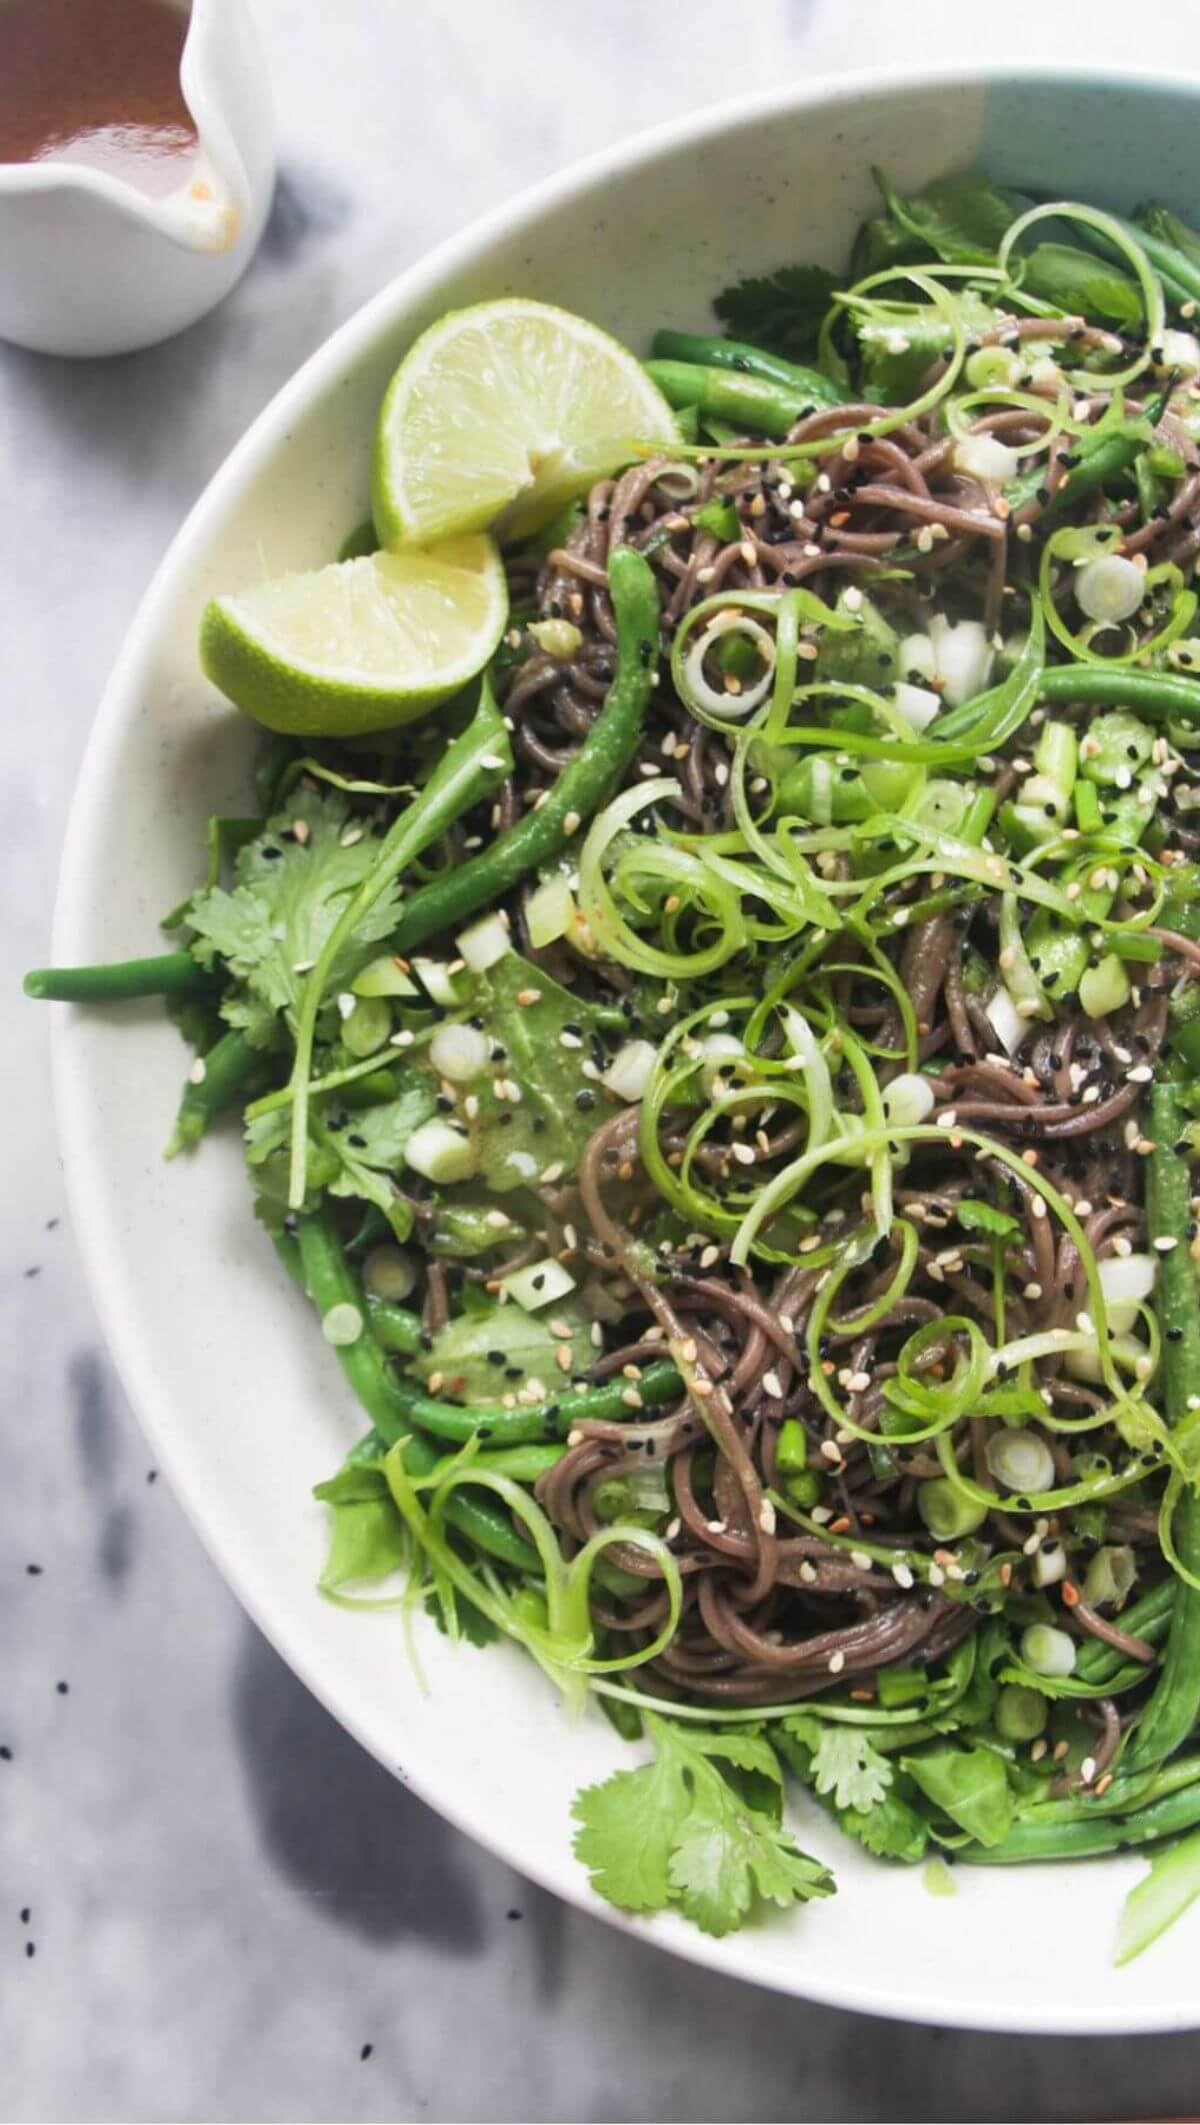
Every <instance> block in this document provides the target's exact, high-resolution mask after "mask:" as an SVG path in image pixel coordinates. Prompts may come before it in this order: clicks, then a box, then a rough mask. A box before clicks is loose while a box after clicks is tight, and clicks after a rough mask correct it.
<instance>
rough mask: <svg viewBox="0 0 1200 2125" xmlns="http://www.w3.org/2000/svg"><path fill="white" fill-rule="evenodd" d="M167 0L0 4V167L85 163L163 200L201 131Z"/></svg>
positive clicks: (180, 27) (181, 30)
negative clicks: (183, 78)
mask: <svg viewBox="0 0 1200 2125" xmlns="http://www.w3.org/2000/svg"><path fill="white" fill-rule="evenodd" d="M187 30H188V11H187V9H186V8H181V7H178V6H173V5H171V0H0V163H3V162H35V163H45V162H55V163H76V164H78V163H83V164H86V165H87V166H88V167H89V168H91V169H94V170H105V171H107V172H108V174H109V175H110V176H112V177H119V178H122V179H123V180H124V181H125V183H127V184H131V185H135V186H136V187H137V188H138V190H139V191H142V192H146V193H149V194H150V195H151V196H152V197H154V198H161V197H162V196H163V195H164V194H166V193H168V192H172V191H174V190H175V189H176V187H177V186H178V185H180V184H183V183H185V182H186V180H187V176H188V167H187V166H188V163H189V162H190V161H191V159H192V157H193V156H194V155H195V153H196V148H197V144H198V142H197V134H196V128H195V126H194V124H193V123H192V118H191V113H190V112H189V110H188V108H187V105H186V104H185V102H184V100H183V94H182V91H181V89H180V85H179V63H180V60H181V58H182V55H183V47H184V41H185V39H186V37H187Z"/></svg>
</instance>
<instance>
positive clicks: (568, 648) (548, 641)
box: [528, 620, 583, 662]
mask: <svg viewBox="0 0 1200 2125" xmlns="http://www.w3.org/2000/svg"><path fill="white" fill-rule="evenodd" d="M528 632H529V633H530V634H531V635H532V636H533V639H534V641H535V642H536V643H537V645H538V648H539V649H544V650H545V652H546V655H547V656H548V657H561V658H562V659H563V660H564V661H566V662H569V661H570V659H571V658H572V657H577V656H578V655H579V652H580V650H581V649H582V647H583V636H582V635H581V633H580V631H579V629H578V628H577V627H576V625H575V622H574V621H573V620H531V621H530V623H529V627H528Z"/></svg>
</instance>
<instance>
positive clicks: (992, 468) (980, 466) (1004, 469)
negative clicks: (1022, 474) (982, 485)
mask: <svg viewBox="0 0 1200 2125" xmlns="http://www.w3.org/2000/svg"><path fill="white" fill-rule="evenodd" d="M954 463H955V467H956V469H957V470H958V471H959V472H965V473H966V474H967V476H968V478H969V479H974V480H988V481H994V482H995V483H996V484H997V485H998V486H1006V485H1007V484H1008V482H1009V480H1015V478H1016V476H1017V474H1018V472H1019V471H1020V469H1021V460H1020V458H1019V457H1018V456H1017V453H1016V451H1015V450H1010V449H1009V447H1008V445H1007V443H1002V442H1001V441H1000V439H999V437H998V436H995V435H987V434H983V435H964V436H962V437H961V438H960V440H959V441H958V442H957V443H956V444H955V445H954Z"/></svg>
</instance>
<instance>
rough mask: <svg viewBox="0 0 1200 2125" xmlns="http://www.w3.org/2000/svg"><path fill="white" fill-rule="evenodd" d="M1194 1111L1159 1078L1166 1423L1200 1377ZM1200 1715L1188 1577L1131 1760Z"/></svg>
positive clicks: (1199, 1615)
mask: <svg viewBox="0 0 1200 2125" xmlns="http://www.w3.org/2000/svg"><path fill="white" fill-rule="evenodd" d="M1186 1121H1187V1114H1186V1112H1185V1110H1184V1107H1183V1105H1182V1102H1181V1100H1180V1093H1179V1087H1178V1085H1177V1084H1176V1083H1175V1081H1174V1079H1172V1078H1169V1077H1159V1078H1157V1079H1156V1081H1155V1084H1154V1087H1153V1090H1152V1092H1151V1094H1150V1132H1151V1138H1152V1141H1153V1144H1154V1149H1153V1151H1152V1152H1151V1154H1150V1176H1149V1189H1148V1203H1147V1210H1148V1218H1147V1222H1148V1227H1149V1233H1150V1238H1151V1240H1152V1241H1153V1242H1156V1243H1157V1242H1158V1241H1159V1240H1162V1239H1167V1240H1171V1241H1172V1242H1173V1243H1174V1244H1173V1245H1172V1246H1171V1247H1170V1248H1168V1249H1167V1250H1166V1251H1165V1252H1164V1253H1162V1254H1161V1256H1160V1260H1159V1264H1158V1278H1157V1289H1156V1294H1155V1298H1156V1305H1157V1309H1158V1317H1159V1323H1160V1326H1161V1328H1162V1332H1163V1345H1162V1368H1163V1379H1164V1388H1165V1401H1166V1413H1167V1421H1168V1423H1169V1424H1171V1425H1173V1426H1176V1427H1178V1426H1179V1425H1181V1424H1183V1423H1184V1422H1186V1421H1187V1419H1188V1415H1189V1411H1188V1402H1189V1398H1190V1397H1191V1396H1192V1395H1193V1394H1194V1393H1195V1391H1196V1383H1197V1381H1200V1293H1198V1292H1197V1286H1196V1271H1195V1267H1194V1265H1193V1262H1192V1258H1191V1254H1190V1252H1189V1249H1188V1240H1187V1232H1188V1224H1189V1220H1190V1218H1191V1210H1190V1207H1189V1202H1188V1198H1189V1195H1190V1192H1191V1180H1190V1176H1189V1171H1188V1164H1187V1160H1186V1158H1180V1157H1179V1155H1178V1154H1177V1152H1176V1150H1175V1145H1176V1143H1177V1142H1178V1140H1179V1136H1180V1133H1181V1131H1182V1129H1183V1128H1184V1126H1185V1123H1186ZM1175 1543H1176V1547H1177V1549H1178V1552H1179V1557H1180V1561H1181V1562H1182V1563H1183V1564H1184V1565H1185V1566H1186V1567H1187V1569H1188V1570H1189V1571H1190V1572H1200V1494H1198V1493H1197V1491H1196V1490H1195V1489H1194V1488H1193V1486H1192V1485H1191V1484H1188V1485H1186V1486H1185V1488H1184V1490H1183V1494H1182V1496H1181V1498H1180V1501H1179V1509H1178V1511H1177V1513H1176V1516H1175ZM1198 1714H1200V1590H1198V1589H1197V1588H1196V1587H1194V1586H1190V1585H1189V1584H1188V1582H1187V1581H1186V1580H1181V1581H1180V1584H1179V1588H1178V1591H1177V1593H1176V1596H1175V1606H1174V1611H1173V1614H1172V1617H1171V1631H1170V1636H1169V1637H1168V1639H1167V1650H1166V1653H1165V1654H1164V1656H1163V1664H1162V1669H1161V1671H1160V1674H1159V1677H1158V1680H1157V1682H1156V1684H1155V1687H1154V1691H1153V1694H1152V1696H1151V1698H1150V1701H1149V1703H1148V1704H1147V1706H1146V1709H1145V1711H1144V1712H1143V1713H1142V1716H1141V1719H1140V1721H1139V1722H1138V1731H1137V1736H1136V1740H1135V1742H1134V1747H1133V1753H1132V1758H1131V1761H1132V1762H1133V1763H1135V1764H1143V1765H1144V1764H1149V1763H1159V1762H1161V1761H1162V1759H1163V1757H1165V1756H1170V1755H1171V1754H1172V1752H1173V1751H1174V1750H1175V1749H1177V1748H1178V1747H1179V1745H1180V1743H1181V1742H1182V1741H1184V1740H1186V1738H1187V1736H1188V1735H1189V1734H1190V1733H1191V1731H1192V1728H1193V1727H1194V1726H1195V1724H1196V1718H1197V1715H1198Z"/></svg>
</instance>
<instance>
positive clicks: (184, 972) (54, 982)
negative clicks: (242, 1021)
mask: <svg viewBox="0 0 1200 2125" xmlns="http://www.w3.org/2000/svg"><path fill="white" fill-rule="evenodd" d="M212 986H213V979H212V975H211V974H209V973H208V972H206V970H205V969H204V968H203V967H201V966H198V965H197V963H196V961H195V960H194V959H193V958H192V955H191V953H190V952H161V953H159V954H158V955H157V957H155V958H152V959H117V960H113V961H112V963H111V964H110V965H107V966H94V967H35V968H34V969H33V971H32V972H31V973H29V974H27V975H26V976H25V983H24V988H25V994H26V995H27V996H33V997H36V998H37V999H38V1001H39V1002H42V1001H44V1002H46V1003H128V1002H129V1001H130V1000H131V999H132V998H133V997H135V996H200V995H203V994H204V992H205V991H206V990H209V989H211V988H212Z"/></svg>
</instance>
